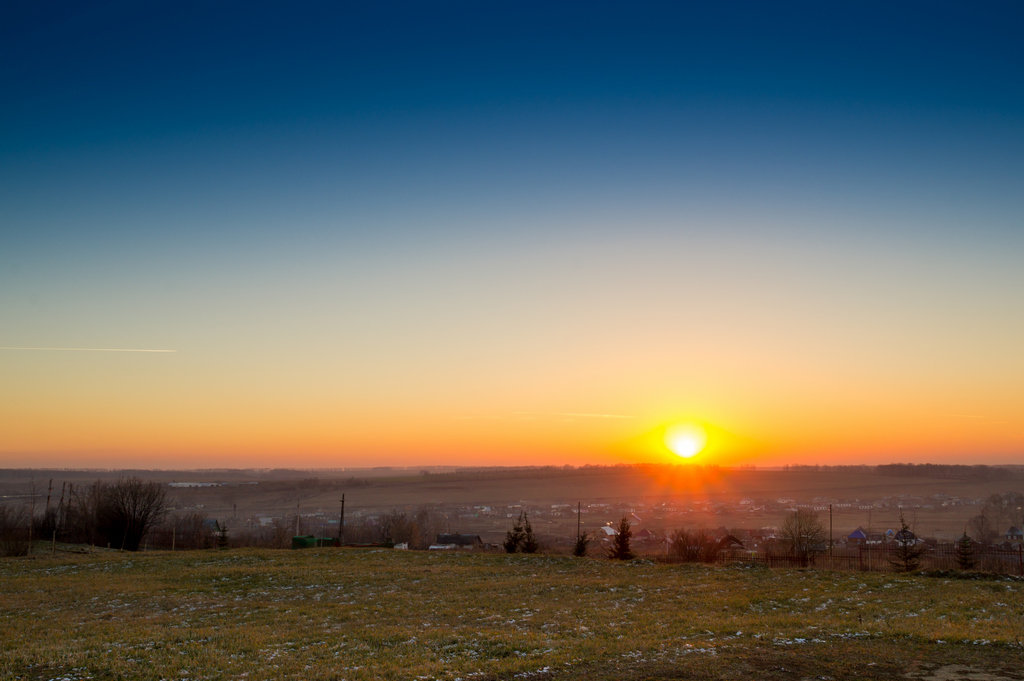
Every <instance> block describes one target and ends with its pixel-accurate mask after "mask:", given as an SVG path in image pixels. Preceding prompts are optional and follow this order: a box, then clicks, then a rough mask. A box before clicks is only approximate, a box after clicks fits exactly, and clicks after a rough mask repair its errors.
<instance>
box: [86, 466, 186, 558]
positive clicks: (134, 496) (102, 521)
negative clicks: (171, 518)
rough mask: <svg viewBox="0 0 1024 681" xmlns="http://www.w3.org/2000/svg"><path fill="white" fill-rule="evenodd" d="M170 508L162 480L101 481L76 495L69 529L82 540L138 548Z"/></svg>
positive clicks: (122, 547)
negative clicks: (168, 507)
mask: <svg viewBox="0 0 1024 681" xmlns="http://www.w3.org/2000/svg"><path fill="white" fill-rule="evenodd" d="M166 508H167V494H166V490H165V489H164V487H163V486H162V485H161V484H160V483H157V482H144V481H142V480H139V479H138V478H128V479H122V480H118V481H117V482H114V483H108V482H103V481H101V480H97V481H96V482H94V483H93V484H92V485H90V486H89V487H88V488H87V489H85V490H84V491H81V492H76V493H74V494H72V497H71V502H70V504H69V508H68V530H69V533H70V536H72V537H74V538H75V539H77V540H78V541H88V542H89V543H91V544H94V545H95V544H105V545H107V546H110V547H111V548H118V549H124V550H127V551H137V550H138V549H139V545H140V544H141V543H142V539H143V537H145V536H146V532H148V531H149V529H150V528H151V527H153V526H154V525H155V524H156V523H157V521H159V520H160V518H161V517H162V516H163V515H164V513H165V511H166Z"/></svg>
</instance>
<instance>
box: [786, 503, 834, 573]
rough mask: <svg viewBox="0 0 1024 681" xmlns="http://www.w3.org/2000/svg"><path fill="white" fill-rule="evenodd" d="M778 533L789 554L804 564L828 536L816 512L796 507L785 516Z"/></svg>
mask: <svg viewBox="0 0 1024 681" xmlns="http://www.w3.org/2000/svg"><path fill="white" fill-rule="evenodd" d="M780 534H781V536H782V541H783V542H784V543H785V544H786V546H787V547H789V553H790V555H792V556H796V557H797V558H799V559H800V564H801V565H804V566H806V565H808V564H809V563H810V562H811V561H812V560H813V556H814V554H815V553H817V552H820V551H822V550H823V547H824V544H825V543H826V541H827V538H828V533H827V532H826V531H825V526H824V525H822V524H821V521H820V520H819V519H818V514H817V513H815V512H814V511H812V510H810V509H806V508H798V509H797V510H795V511H793V512H792V513H790V514H789V515H788V516H786V520H785V522H783V524H782V531H781V533H780Z"/></svg>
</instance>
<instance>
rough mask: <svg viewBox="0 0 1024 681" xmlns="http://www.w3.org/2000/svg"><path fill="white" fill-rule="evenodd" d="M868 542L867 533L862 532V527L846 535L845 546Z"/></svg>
mask: <svg viewBox="0 0 1024 681" xmlns="http://www.w3.org/2000/svg"><path fill="white" fill-rule="evenodd" d="M867 541H868V533H867V532H865V531H864V528H863V527H858V528H857V529H856V530H854V531H853V532H851V533H850V534H848V535H846V543H847V544H855V545H860V544H865V543H867Z"/></svg>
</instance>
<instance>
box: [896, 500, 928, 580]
mask: <svg viewBox="0 0 1024 681" xmlns="http://www.w3.org/2000/svg"><path fill="white" fill-rule="evenodd" d="M895 539H896V547H895V549H894V550H893V551H892V555H890V556H889V564H890V565H892V566H893V567H894V568H896V569H897V570H899V571H900V572H913V571H914V570H916V569H918V568H919V567H921V557H922V556H923V555H924V552H925V550H926V548H927V547H925V545H924V544H922V543H921V542H919V541H918V539H917V535H915V534H914V532H913V531H912V530H911V529H910V525H908V524H907V520H906V518H905V517H904V516H903V511H902V510H901V511H900V529H899V530H897V531H896V537H895Z"/></svg>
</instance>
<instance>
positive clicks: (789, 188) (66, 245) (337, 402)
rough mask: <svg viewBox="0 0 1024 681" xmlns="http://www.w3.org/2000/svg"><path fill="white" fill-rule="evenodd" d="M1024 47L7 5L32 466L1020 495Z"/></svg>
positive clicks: (0, 61) (760, 20)
mask: <svg viewBox="0 0 1024 681" xmlns="http://www.w3.org/2000/svg"><path fill="white" fill-rule="evenodd" d="M1022 15H1024V8H1022V7H1021V6H1020V5H1019V4H1015V3H1009V2H1005V3H1000V2H997V3H989V4H986V5H984V6H981V7H968V6H966V5H962V4H956V3H901V4H899V5H897V6H893V5H891V4H886V3H866V4H865V3H858V4H857V5H855V6H834V5H824V4H821V3H782V4H764V3H744V2H740V3H729V4H727V5H725V6H722V7H704V6H701V7H683V6H679V5H678V4H677V3H647V4H641V5H638V6H629V7H625V6H622V5H620V4H614V3H591V4H587V5H586V6H585V7H584V6H564V7H563V6H551V5H550V4H547V3H544V4H541V3H537V4H526V5H523V4H516V5H514V6H513V5H504V6H502V5H497V6H495V5H486V6H481V5H479V4H477V3H459V2H457V3H448V4H445V5H443V6H431V5H429V4H409V5H402V4H397V5H392V4H387V5H379V4H371V5H369V6H362V5H357V4H346V3H322V2H313V3H309V4H306V5H303V6H302V8H301V9H296V8H291V7H285V6H283V5H274V4H262V3H256V4H250V3H246V4H242V3H232V2H226V3H218V4H215V5H191V4H181V3H156V4H153V3H145V4H141V5H140V4H138V3H127V2H107V3H102V4H95V5H89V6H73V7H53V6H49V5H46V6H43V5H38V4H36V3H17V4H12V5H10V6H5V7H4V8H2V9H0V88H2V91H3V92H4V99H5V102H6V103H7V105H6V106H4V107H2V108H0V224H2V229H0V467H30V466H31V467H63V466H69V467H131V468H209V467H239V468H245V467H325V468H342V467H355V466H374V465H394V466H404V465H428V464H442V465H446V464H451V465H517V464H522V465H538V464H549V463H554V464H563V463H564V464H585V463H614V462H620V461H621V462H633V461H669V460H673V457H674V455H672V454H671V453H670V452H669V451H668V449H667V447H666V444H665V440H666V438H665V435H666V432H667V430H668V429H670V428H671V427H672V426H673V425H674V424H690V426H689V427H694V426H699V428H700V430H701V432H702V433H703V435H704V436H706V448H705V449H704V450H703V451H702V452H701V453H700V454H698V455H697V456H696V457H694V459H693V460H694V461H699V462H702V463H721V464H725V465H733V464H752V465H757V466H768V465H777V464H785V463H829V464H834V463H854V464H855V463H888V462H892V461H914V462H938V463H989V464H999V463H1020V462H1021V461H1022V454H1024V419H1022V418H1021V414H1022V413H1024V390H1022V389H1021V386H1024V352H1022V350H1021V349H1022V348H1024V297H1022V293H1024V267H1022V266H1021V262H1022V255H1024V227H1022V224H1021V215H1024V211H1022V208H1024V193H1022V192H1021V191H1020V187H1021V186H1024V166H1022V162H1021V159H1024V82H1022V80H1021V78H1020V73H1021V72H1022V70H1024V69H1022V67H1024V43H1022V42H1021V41H1020V39H1019V31H1018V29H1019V27H1020V25H1021V19H1022V18H1024V16H1022ZM692 446H693V443H692V442H691V443H688V444H686V445H683V447H684V449H691V448H692Z"/></svg>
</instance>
